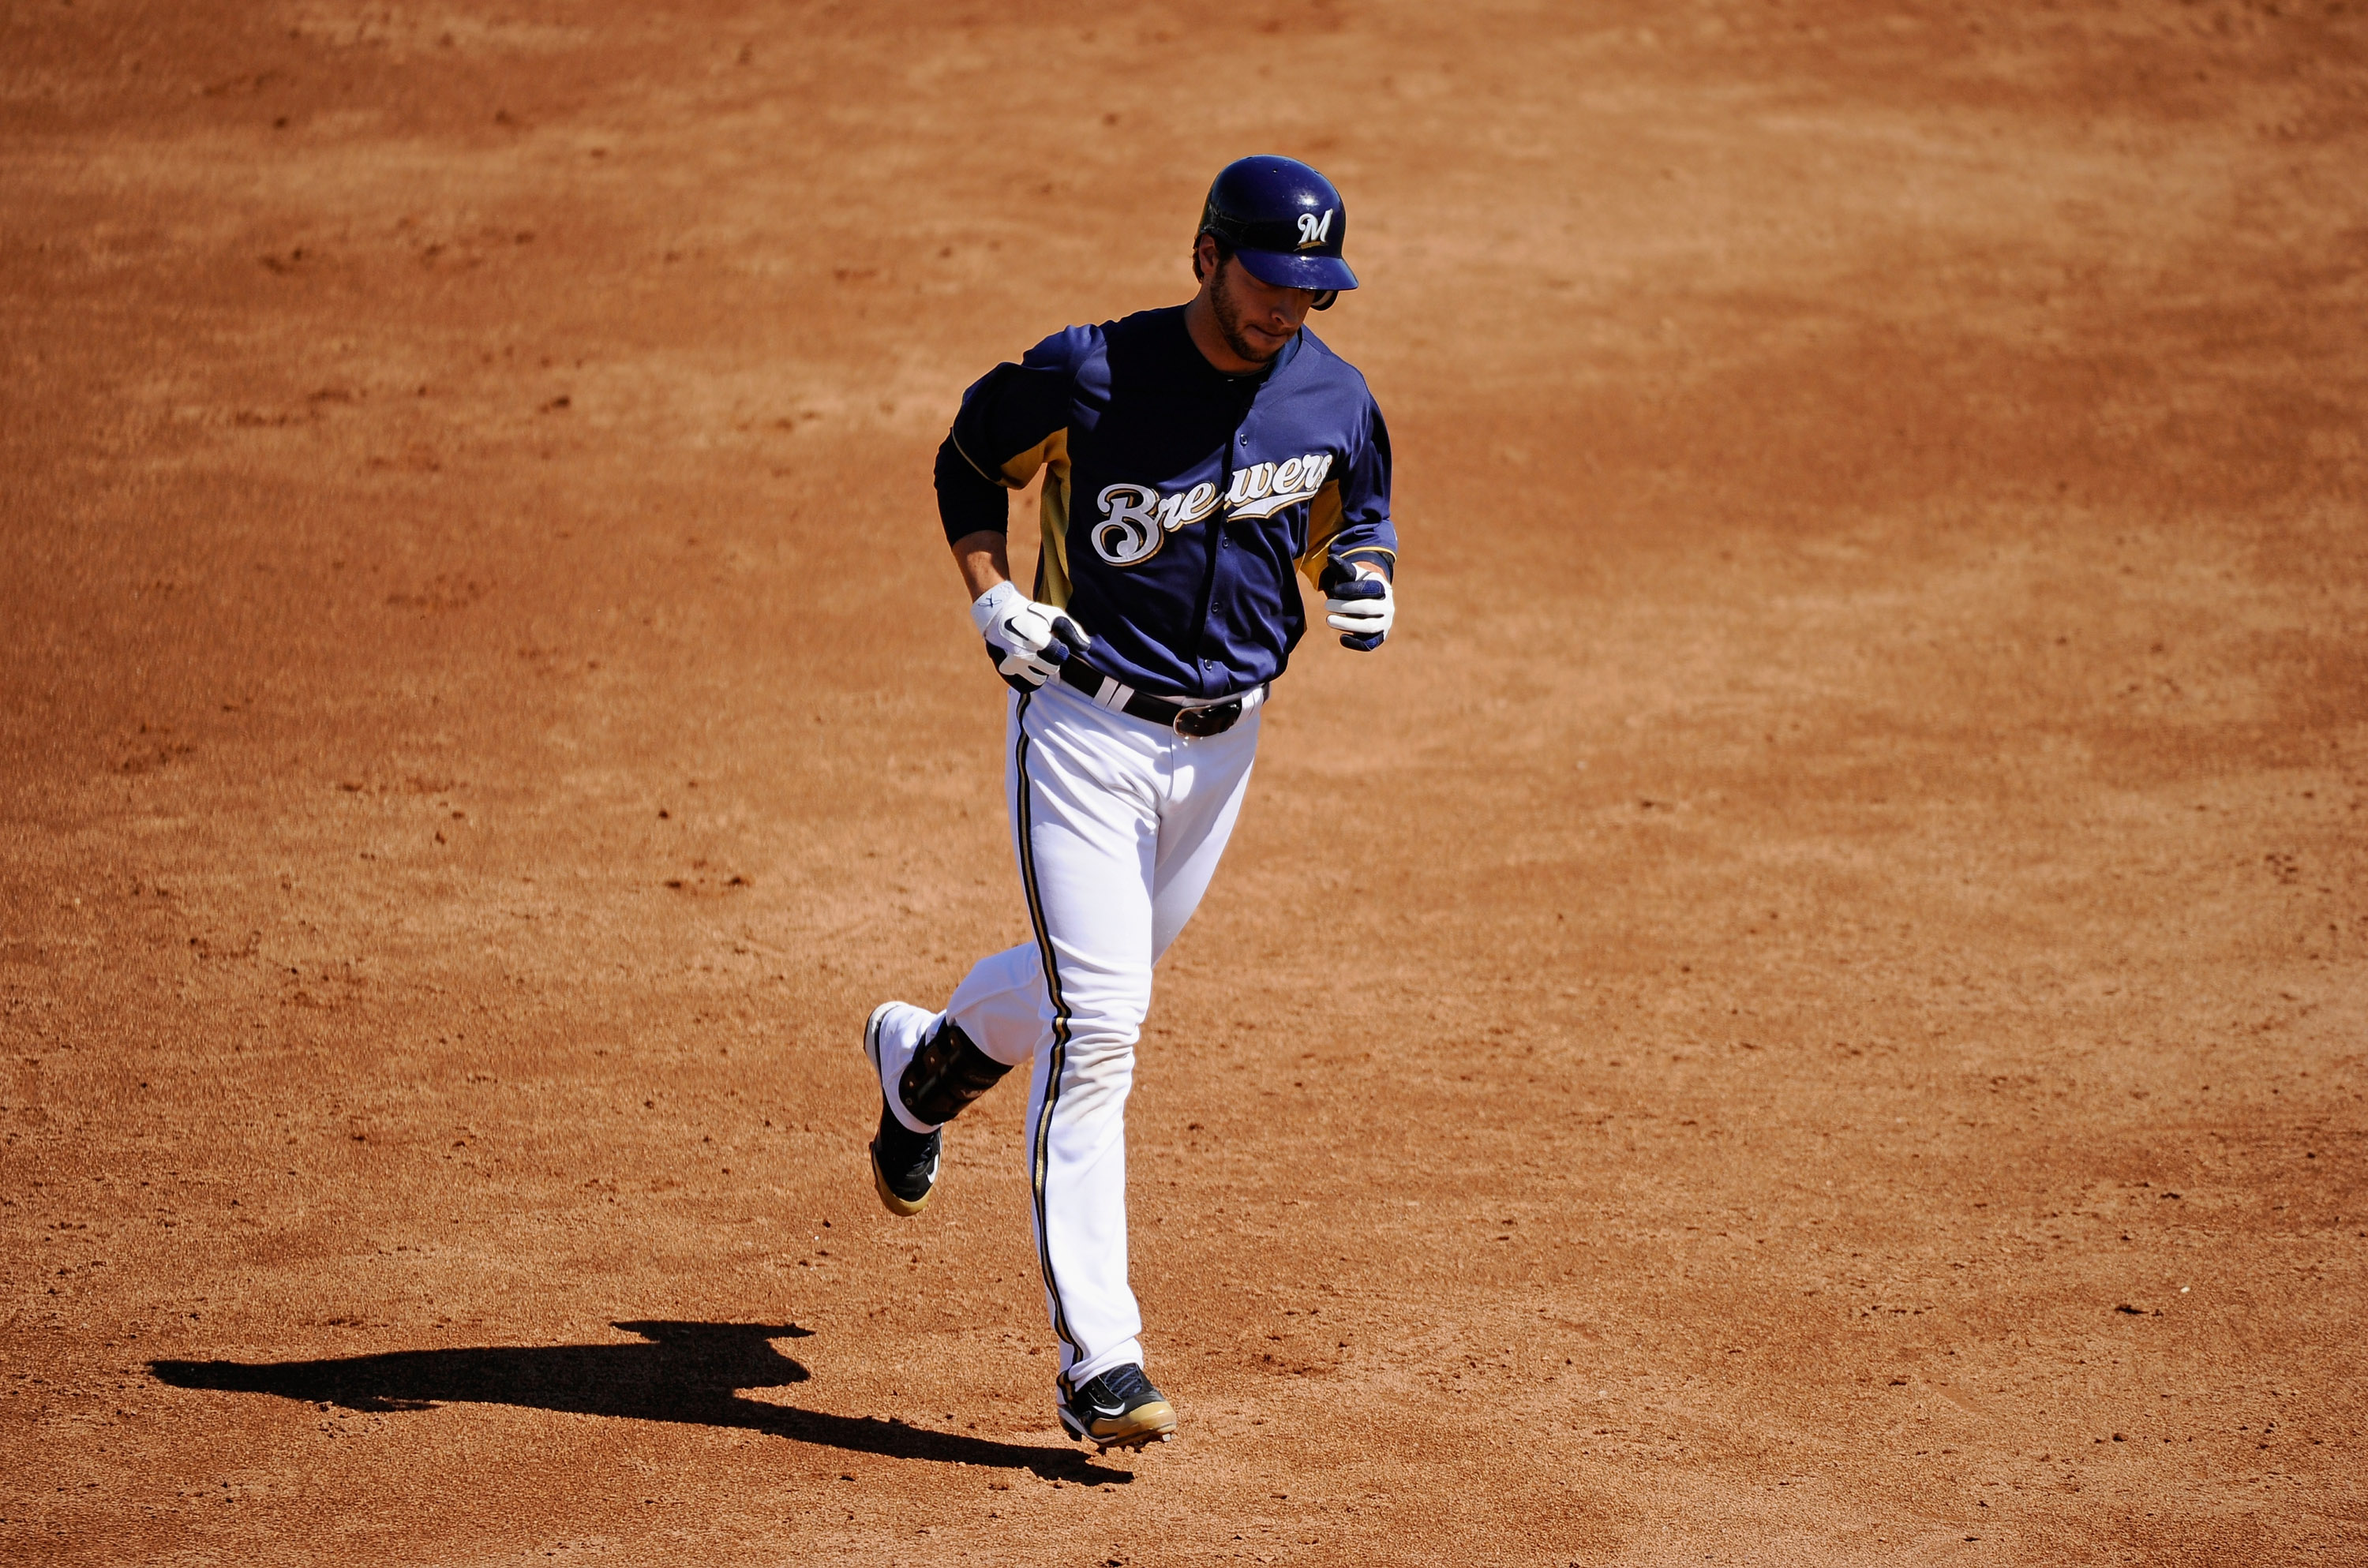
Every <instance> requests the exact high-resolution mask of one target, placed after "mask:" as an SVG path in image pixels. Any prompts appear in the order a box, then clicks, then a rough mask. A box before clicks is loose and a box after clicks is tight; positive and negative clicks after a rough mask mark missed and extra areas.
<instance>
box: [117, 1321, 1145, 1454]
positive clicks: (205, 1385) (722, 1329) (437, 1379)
mask: <svg viewBox="0 0 2368 1568" xmlns="http://www.w3.org/2000/svg"><path fill="white" fill-rule="evenodd" d="M611 1326H613V1327H616V1328H620V1329H623V1330H624V1331H626V1332H627V1333H629V1334H638V1335H641V1336H642V1337H643V1340H645V1341H647V1343H645V1344H640V1345H536V1346H525V1345H521V1346H507V1345H489V1346H470V1347H468V1348H465V1349H458V1350H393V1351H389V1352H387V1353H386V1354H384V1355H380V1356H351V1357H344V1358H338V1359H336V1360H327V1361H151V1362H150V1363H149V1364H148V1365H149V1369H150V1370H151V1371H153V1372H154V1373H155V1375H156V1376H157V1378H158V1379H159V1380H161V1381H165V1382H167V1383H170V1384H171V1385H173V1386H174V1387H175V1388H184V1389H216V1390H220V1391H222V1392H229V1393H269V1394H278V1395H279V1397H280V1398H282V1399H295V1400H303V1401H305V1402H307V1403H313V1404H323V1405H338V1406H342V1407H344V1408H345V1409H347V1410H359V1411H373V1412H392V1411H405V1410H430V1409H433V1408H435V1407H436V1406H437V1405H438V1404H446V1403H451V1404H465V1403H475V1404H515V1405H523V1406H525V1407H526V1408H528V1409H529V1410H564V1411H568V1412H571V1413H573V1414H575V1415H621V1416H628V1417H631V1418H632V1419H634V1420H638V1421H677V1422H684V1423H688V1424H689V1425H692V1426H727V1427H736V1428H739V1429H740V1430H743V1431H749V1432H764V1433H768V1434H769V1435H771V1436H773V1437H791V1438H794V1439H796V1440H797V1441H799V1442H802V1443H819V1444H822V1445H824V1446H825V1447H828V1448H834V1449H851V1450H853V1451H854V1452H857V1453H866V1454H885V1455H887V1456H889V1457H890V1458H892V1459H909V1460H936V1461H938V1462H939V1463H962V1464H975V1465H990V1466H995V1467H997V1468H1001V1469H1005V1470H1030V1471H1035V1472H1036V1473H1037V1474H1038V1475H1042V1476H1045V1477H1048V1478H1050V1477H1058V1478H1061V1479H1064V1480H1091V1481H1097V1482H1104V1483H1107V1482H1124V1481H1130V1480H1132V1479H1133V1477H1132V1476H1131V1475H1130V1474H1128V1473H1127V1472H1126V1471H1111V1470H1104V1469H1101V1468H1100V1467H1099V1466H1097V1465H1095V1464H1094V1463H1093V1462H1092V1461H1091V1460H1088V1459H1087V1458H1086V1456H1085V1455H1084V1454H1083V1453H1082V1452H1080V1451H1079V1450H1076V1449H1049V1448H1030V1447H1026V1446H1024V1445H1022V1444H1019V1443H1001V1442H996V1441H994V1440H993V1439H990V1438H985V1437H964V1436H962V1434H961V1433H958V1432H938V1431H932V1430H930V1429H929V1428H928V1427H925V1426H907V1425H905V1423H904V1422H902V1421H883V1420H881V1419H878V1418H877V1417H873V1416H858V1415H825V1414H823V1413H822V1412H820V1411H814V1410H799V1409H796V1408H794V1407H792V1406H790V1405H785V1404H772V1403H767V1402H765V1401H763V1400H755V1399H743V1398H741V1397H740V1392H739V1391H741V1390H742V1389H767V1388H781V1387H784V1386H786V1385H788V1384H791V1383H802V1382H803V1381H806V1379H807V1378H809V1377H811V1376H812V1375H813V1374H811V1373H810V1372H808V1371H807V1370H806V1369H805V1368H803V1366H801V1365H799V1364H798V1363H797V1362H796V1361H795V1360H793V1359H791V1358H790V1357H787V1356H784V1355H782V1354H781V1353H780V1351H779V1350H777V1349H775V1348H774V1347H773V1341H775V1340H776V1339H803V1338H804V1337H806V1336H807V1335H810V1334H812V1333H813V1330H811V1329H804V1328H800V1327H798V1326H797V1325H796V1324H786V1323H775V1324H744V1323H620V1324H613V1325H611Z"/></svg>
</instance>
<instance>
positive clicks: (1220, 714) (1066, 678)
mask: <svg viewBox="0 0 2368 1568" xmlns="http://www.w3.org/2000/svg"><path fill="white" fill-rule="evenodd" d="M1061 680H1062V683H1063V684H1064V685H1066V686H1071V687H1076V689H1077V690H1079V691H1081V692H1083V693H1084V694H1085V695H1086V697H1087V699H1089V700H1090V701H1091V702H1092V703H1093V704H1094V705H1095V706H1096V707H1098V708H1107V709H1109V710H1110V711H1111V712H1113V713H1123V714H1125V715H1126V716H1127V717H1129V718H1130V719H1141V720H1143V721H1144V722H1145V723H1151V724H1157V725H1160V726H1162V727H1163V728H1166V729H1170V730H1173V731H1175V732H1176V733H1178V734H1179V735H1190V736H1194V737H1198V736H1202V735H1222V734H1224V733H1225V732H1226V731H1227V730H1230V729H1232V728H1233V727H1234V726H1235V724H1238V723H1240V722H1241V718H1242V714H1243V713H1244V712H1246V711H1247V710H1248V707H1249V694H1247V693H1246V694H1244V695H1243V696H1241V697H1236V698H1235V699H1233V700H1232V701H1230V702H1218V703H1212V704H1211V705H1210V706H1208V707H1206V708H1188V707H1186V706H1185V705H1184V704H1183V703H1181V702H1170V701H1168V700H1167V699H1166V698H1164V697H1146V696H1144V694H1143V693H1142V692H1139V691H1137V690H1135V689H1134V687H1131V686H1128V685H1127V684H1126V683H1125V682H1123V681H1121V680H1117V679H1114V678H1112V677H1111V676H1106V675H1104V674H1102V673H1101V672H1100V671H1099V670H1096V669H1089V668H1087V665H1086V662H1085V660H1083V659H1071V660H1069V661H1068V662H1067V663H1066V664H1064V665H1062V666H1061ZM1258 690H1259V691H1260V692H1263V691H1265V690H1266V687H1264V686H1260V687H1258Z"/></svg>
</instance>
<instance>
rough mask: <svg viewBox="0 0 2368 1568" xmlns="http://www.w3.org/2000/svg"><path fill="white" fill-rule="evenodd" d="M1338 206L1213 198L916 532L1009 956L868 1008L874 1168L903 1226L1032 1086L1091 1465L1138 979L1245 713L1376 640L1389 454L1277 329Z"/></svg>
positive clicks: (1124, 1349) (1358, 388)
mask: <svg viewBox="0 0 2368 1568" xmlns="http://www.w3.org/2000/svg"><path fill="white" fill-rule="evenodd" d="M1348 218H1349V215H1348V212H1347V210H1345V208H1344V207H1343V206H1342V204H1341V201H1340V195H1339V192H1338V191H1337V190H1335V189H1334V188H1333V187H1332V184H1331V182H1330V181H1329V180H1326V178H1325V177H1324V176H1322V175H1320V174H1317V173H1316V172H1315V170H1314V169H1312V168H1309V167H1308V166H1307V165H1304V164H1301V163H1295V162H1293V161H1292V160H1291V159H1289V158H1273V157H1259V158H1245V159H1242V160H1241V161H1240V162H1238V163H1235V164H1231V165H1227V166H1226V167H1225V168H1224V170H1223V171H1221V172H1220V173H1219V174H1218V176H1217V178H1216V182H1215V184H1213V185H1212V186H1211V187H1210V188H1209V199H1208V202H1207V204H1206V206H1205V207H1204V208H1203V210H1202V211H1201V227H1200V230H1199V233H1197V235H1196V236H1195V238H1194V240H1193V246H1192V271H1193V276H1194V277H1195V278H1197V279H1198V280H1199V283H1200V290H1199V292H1198V293H1196V294H1195V295H1194V296H1193V297H1192V299H1191V300H1190V301H1189V302H1187V303H1185V304H1183V305H1180V306H1172V307H1169V308H1168V309H1166V310H1156V311H1144V312H1141V313H1139V314H1135V315H1131V316H1126V317H1123V318H1121V320H1118V321H1113V322H1105V323H1103V324H1101V325H1099V326H1074V327H1070V328H1068V329H1067V330H1065V331H1063V332H1057V333H1054V334H1053V335H1052V336H1050V337H1048V338H1046V339H1044V341H1043V342H1042V343H1040V344H1038V345H1037V346H1036V347H1033V348H1031V349H1030V350H1029V351H1028V353H1027V354H1026V355H1025V356H1024V357H1023V358H1021V359H1020V361H1019V363H1018V364H1016V365H1015V364H1003V365H998V366H996V368H995V369H992V370H990V371H988V372H987V373H986V375H985V376H984V377H983V378H981V379H980V380H979V381H978V382H977V383H976V384H975V385H973V387H972V388H971V389H970V390H969V391H968V392H965V393H964V394H963V396H962V410H961V412H960V413H959V414H957V415H955V417H954V423H953V429H952V431H951V434H950V435H948V437H946V440H945V443H944V445H943V446H941V447H940V448H939V449H938V462H937V489H938V509H939V515H940V517H941V518H942V520H943V522H944V524H945V530H946V539H947V540H948V541H949V542H950V543H951V545H952V547H953V553H954V559H955V561H956V562H957V563H958V564H959V565H960V567H961V570H962V578H963V581H964V582H965V583H966V584H967V585H969V589H970V593H971V596H972V604H971V619H972V621H973V623H974V624H975V625H976V627H977V628H978V631H979V632H980V634H981V635H982V636H983V637H984V638H985V641H986V651H987V653H988V655H989V657H991V658H992V659H993V660H994V662H995V666H996V669H997V670H998V671H999V672H1000V673H1001V675H1002V676H1003V679H1004V681H1005V682H1006V683H1007V684H1008V686H1009V687H1011V688H1012V695H1011V696H1010V698H1009V699H1008V704H1009V720H1008V730H1007V733H1008V745H1007V758H1008V760H1007V767H1006V771H1005V789H1006V794H1007V796H1008V803H1009V807H1010V812H1011V833H1012V842H1013V846H1014V847H1015V849H1016V850H1017V852H1018V856H1019V880H1020V885H1021V888H1022V890H1023V892H1025V894H1026V899H1027V906H1028V918H1029V922H1030V926H1031V927H1032V928H1033V929H1032V934H1031V936H1030V939H1029V940H1028V941H1026V942H1023V943H1021V944H1020V945H1019V946H1018V947H1016V948H1012V949H1008V950H1007V951H1004V952H999V953H996V954H993V955H991V956H989V957H987V958H984V959H981V960H979V961H978V963H977V964H976V965H975V966H974V967H973V969H972V970H971V971H970V973H969V974H968V976H967V977H965V978H964V979H963V981H962V983H961V984H960V985H959V986H957V987H956V988H955V989H954V994H953V995H952V996H951V998H950V999H948V1001H947V1003H946V1005H945V1008H944V1010H943V1011H940V1012H930V1011H928V1010H927V1009H924V1008H921V1007H916V1006H911V1005H909V1004H906V1003H904V1002H886V1003H882V1005H881V1006H879V1007H878V1008H876V1009H875V1010H874V1011H873V1012H872V1014H871V1018H870V1019H869V1020H868V1021H867V1022H866V1024H865V1025H864V1029H863V1051H864V1055H865V1056H866V1058H868V1059H869V1061H870V1062H871V1067H872V1069H873V1071H874V1072H875V1073H876V1074H878V1076H879V1080H880V1089H881V1096H882V1107H881V1111H880V1129H879V1132H878V1135H877V1136H876V1137H875V1138H874V1139H873V1140H872V1142H871V1173H872V1178H873V1183H874V1185H875V1186H876V1187H878V1189H879V1192H880V1198H881V1201H882V1202H883V1203H885V1204H886V1205H887V1206H888V1208H889V1210H891V1211H892V1212H894V1213H896V1214H905V1215H910V1214H917V1213H919V1212H920V1211H921V1210H922V1209H923V1207H924V1206H926V1205H927V1204H928V1201H929V1198H930V1195H931V1193H932V1192H933V1191H934V1190H935V1189H936V1185H937V1179H938V1158H939V1133H940V1130H941V1129H942V1128H943V1127H944V1126H945V1124H946V1123H947V1122H949V1121H951V1120H952V1119H953V1118H954V1117H956V1116H957V1115H959V1114H960V1113H961V1112H962V1108H964V1107H965V1106H967V1105H969V1104H970V1103H971V1102H972V1101H973V1100H974V1099H976V1098H977V1097H978V1096H980V1095H982V1094H984V1093H985V1091H986V1090H987V1089H988V1088H990V1087H991V1086H993V1085H994V1084H995V1083H996V1080H997V1079H999V1078H1001V1077H1002V1076H1003V1074H1005V1073H1007V1072H1008V1071H1009V1070H1010V1069H1012V1068H1014V1067H1017V1066H1019V1064H1020V1063H1022V1062H1033V1063H1034V1067H1033V1073H1032V1076H1031V1079H1030V1087H1029V1096H1028V1177H1029V1187H1030V1193H1031V1197H1032V1201H1033V1206H1034V1210H1035V1233H1036V1252H1037V1259H1038V1262H1039V1264H1040V1266H1041V1267H1042V1272H1043V1277H1044V1300H1045V1304H1046V1306H1047V1308H1048V1309H1049V1311H1050V1312H1051V1314H1052V1320H1053V1335H1054V1336H1055V1337H1056V1338H1057V1339H1058V1340H1059V1342H1060V1376H1059V1380H1058V1384H1057V1389H1056V1398H1057V1403H1058V1406H1059V1411H1060V1416H1061V1422H1062V1425H1063V1426H1065V1427H1066V1428H1067V1429H1068V1431H1069V1432H1070V1433H1071V1434H1072V1435H1073V1436H1075V1437H1078V1438H1081V1439H1085V1440H1087V1441H1090V1442H1093V1443H1095V1444H1097V1445H1099V1447H1100V1448H1102V1449H1110V1448H1133V1447H1137V1446H1140V1445H1141V1444H1144V1443H1146V1442H1150V1441H1152V1440H1154V1439H1161V1440H1164V1439H1165V1438H1167V1436H1168V1435H1169V1434H1170V1433H1171V1432H1173V1431H1174V1430H1175V1427H1176V1414H1175V1412H1174V1410H1173V1409H1172V1408H1171V1407H1170V1406H1169V1404H1168V1403H1167V1400H1166V1398H1165V1397H1163V1396H1162V1395H1161V1393H1160V1392H1159V1391H1158V1389H1156V1387H1154V1386H1153V1385H1152V1383H1151V1381H1150V1380H1149V1379H1148V1378H1147V1377H1146V1376H1144V1369H1143V1346H1142V1345H1141V1343H1140V1342H1139V1340H1138V1338H1137V1335H1139V1334H1140V1333H1141V1332H1142V1327H1143V1319H1142V1314H1141V1312H1140V1311H1139V1310H1138V1308H1137V1306H1136V1304H1135V1299H1134V1292H1133V1290H1131V1289H1130V1288H1129V1286H1128V1283H1127V1257H1126V1124H1125V1110H1126V1096H1127V1091H1128V1089H1129V1087H1130V1086H1131V1085H1132V1084H1133V1077H1134V1047H1135V1040H1136V1038H1137V1036H1138V1034H1139V1033H1140V1031H1141V1028H1142V1026H1143V1020H1144V1014H1145V1012H1146V1011H1147V1010H1148V1009H1149V1007H1150V1005H1151V971H1152V966H1153V964H1154V963H1156V961H1157V960H1158V958H1159V955H1160V954H1161V953H1162V952H1164V951H1165V950H1166V949H1167V945H1168V944H1169V943H1170V942H1172V941H1174V940H1175V939H1176V935H1177V933H1178V932H1179V931H1181V930H1182V929H1183V928H1184V923H1185V922H1186V921H1187V920H1189V919H1190V918H1191V915H1192V910H1193V908H1194V906H1195V905H1197V904H1198V903H1200V902H1201V893H1202V892H1204V891H1205V890H1206V889H1207V887H1208V885H1209V879H1210V877H1211V875H1212V873H1213V872H1214V871H1215V870H1216V868H1217V859H1218V857H1219V856H1221V855H1222V854H1223V853H1224V847H1225V840H1226V837H1227V836H1228V835H1230V834H1231V833H1232V831H1233V826H1234V819H1235V816H1236V814H1237V813H1238V812H1240V810H1241V805H1242V797H1243V793H1244V791H1245V790H1247V786H1248V784H1249V777H1250V764H1251V761H1252V759H1253V757H1254V756H1256V754H1257V751H1258V721H1259V708H1260V706H1261V705H1262V704H1263V703H1264V702H1265V701H1266V699H1267V694H1268V691H1269V688H1270V686H1271V683H1272V682H1273V681H1274V679H1275V677H1276V676H1280V675H1281V674H1282V671H1283V666H1284V665H1285V664H1286V663H1287V662H1288V661H1289V659H1290V656H1291V651H1292V647H1293V646H1295V645H1296V644H1297V643H1298V642H1299V638H1300V634H1301V632H1302V631H1304V616H1303V613H1302V611H1301V608H1300V597H1299V591H1298V585H1296V584H1295V583H1293V582H1292V571H1293V569H1294V568H1296V569H1297V570H1299V571H1302V572H1304V573H1305V574H1307V575H1308V576H1309V578H1310V579H1311V580H1313V581H1314V582H1315V584H1316V585H1318V586H1319V587H1320V588H1322V589H1323V591H1324V592H1325V593H1326V596H1327V597H1326V603H1325V608H1326V622H1325V623H1326V625H1327V626H1330V627H1331V628H1333V629H1334V630H1335V631H1338V632H1339V633H1340V641H1341V642H1342V643H1343V644H1344V645H1346V646H1348V647H1350V648H1354V649H1358V650H1360V651H1365V652H1370V651H1372V649H1375V648H1378V647H1379V646H1381V644H1382V641H1383V638H1385V637H1387V636H1388V635H1389V631H1390V625H1391V621H1392V619H1393V617H1394V616H1395V600H1394V599H1393V597H1392V580H1393V576H1394V574H1395V566H1396V558H1397V548H1396V547H1397V534H1396V531H1395V528H1393V527H1392V525H1391V522H1390V509H1389V508H1390V442H1389V432H1388V431H1387V430H1386V429H1385V428H1384V427H1383V424H1382V415H1381V410H1380V409H1379V408H1377V407H1376V406H1375V405H1374V403H1373V398H1372V393H1371V392H1369V391H1367V390H1366V387H1365V381H1364V378H1363V377H1362V376H1360V375H1359V374H1358V373H1357V371H1356V369H1354V368H1353V367H1351V366H1349V364H1348V363H1347V362H1346V361H1344V360H1342V359H1341V358H1339V357H1338V355H1336V354H1334V353H1333V352H1332V351H1331V350H1330V349H1329V348H1326V347H1325V346H1324V345H1323V344H1322V343H1321V342H1319V341H1318V340H1317V339H1316V337H1315V335H1314V334H1313V333H1311V332H1308V331H1307V330H1305V328H1304V326H1303V323H1304V321H1305V319H1306V315H1307V312H1309V311H1310V310H1319V311H1320V310H1324V309H1326V308H1328V307H1329V306H1330V305H1331V304H1332V302H1333V301H1334V300H1335V299H1336V298H1337V297H1338V294H1339V293H1340V292H1341V291H1342V290H1349V289H1354V288H1355V287H1356V286H1357V278H1356V275H1355V274H1354V273H1352V272H1350V271H1349V267H1348V264H1347V263H1346V262H1345V261H1343V260H1342V259H1341V247H1342V242H1343V241H1344V240H1345V239H1346V237H1347V233H1348V226H1349V225H1348ZM1040 471H1042V473H1043V475H1044V483H1043V498H1042V528H1043V538H1042V553H1041V554H1040V555H1039V556H1038V558H1037V565H1036V578H1035V585H1034V588H1033V589H1032V591H1031V592H1030V593H1025V594H1023V593H1021V592H1020V591H1019V587H1018V586H1017V585H1014V584H1013V583H1012V582H1011V581H1010V568H1009V563H1008V556H1007V554H1006V551H1005V539H1004V535H1005V530H1006V527H1007V516H1008V514H1007V508H1006V506H1005V497H1004V492H1005V491H1006V490H1016V489H1019V488H1020V487H1022V486H1024V485H1026V484H1027V483H1029V482H1030V480H1031V479H1033V478H1034V477H1035V476H1036V475H1037V473H1038V472H1040Z"/></svg>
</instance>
